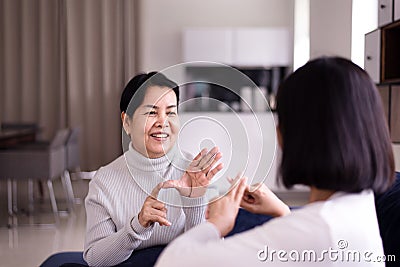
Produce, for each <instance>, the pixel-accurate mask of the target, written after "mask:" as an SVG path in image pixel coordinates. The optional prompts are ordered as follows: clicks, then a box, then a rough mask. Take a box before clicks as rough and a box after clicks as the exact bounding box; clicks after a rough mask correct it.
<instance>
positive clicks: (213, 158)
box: [163, 147, 223, 198]
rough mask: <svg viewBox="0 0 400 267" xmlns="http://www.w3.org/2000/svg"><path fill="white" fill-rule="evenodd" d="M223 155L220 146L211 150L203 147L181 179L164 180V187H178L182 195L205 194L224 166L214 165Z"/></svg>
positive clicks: (198, 195) (195, 195) (220, 164)
mask: <svg viewBox="0 0 400 267" xmlns="http://www.w3.org/2000/svg"><path fill="white" fill-rule="evenodd" d="M221 157H222V153H221V152H220V151H219V148H218V147H214V148H213V149H211V150H210V151H209V152H207V149H206V148H204V149H202V150H201V151H200V153H199V154H198V155H197V156H196V157H195V158H194V159H193V161H192V163H190V165H189V167H188V168H187V170H186V171H185V173H184V174H183V175H182V177H181V178H180V179H179V180H169V181H166V182H164V185H163V188H176V189H177V190H178V192H179V193H180V194H181V195H182V196H186V197H191V198H196V197H201V196H203V195H204V194H205V192H206V190H207V186H208V185H209V184H210V181H211V179H212V178H213V177H214V176H215V174H217V173H218V172H219V171H220V170H222V168H223V166H222V163H219V164H218V165H217V166H216V167H214V165H215V164H216V163H217V162H218V160H220V159H221ZM213 167H214V168H213Z"/></svg>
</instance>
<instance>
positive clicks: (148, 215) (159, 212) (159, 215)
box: [138, 183, 171, 228]
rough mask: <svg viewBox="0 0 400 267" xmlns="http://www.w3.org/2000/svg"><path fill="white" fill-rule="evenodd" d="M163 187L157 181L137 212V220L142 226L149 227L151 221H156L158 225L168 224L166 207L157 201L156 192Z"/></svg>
mask: <svg viewBox="0 0 400 267" xmlns="http://www.w3.org/2000/svg"><path fill="white" fill-rule="evenodd" d="M161 188H163V183H159V184H158V185H157V186H156V187H155V188H154V189H153V191H152V192H151V194H150V196H148V197H147V198H146V199H145V201H144V203H143V206H142V209H141V210H140V212H139V215H138V220H139V223H140V224H141V225H142V226H143V227H146V228H147V227H149V226H150V225H152V224H153V223H156V222H158V223H159V224H160V225H164V226H170V225H171V223H170V222H169V221H168V220H167V209H166V208H165V204H164V203H162V202H160V201H158V200H157V197H158V193H159V192H160V190H161Z"/></svg>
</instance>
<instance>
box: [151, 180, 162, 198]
mask: <svg viewBox="0 0 400 267" xmlns="http://www.w3.org/2000/svg"><path fill="white" fill-rule="evenodd" d="M163 185H164V182H161V183H159V184H158V185H156V186H155V187H154V188H153V190H152V191H151V193H150V196H151V197H153V198H155V199H157V197H158V193H160V190H161V188H163Z"/></svg>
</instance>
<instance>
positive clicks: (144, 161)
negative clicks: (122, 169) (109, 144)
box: [124, 143, 179, 172]
mask: <svg viewBox="0 0 400 267" xmlns="http://www.w3.org/2000/svg"><path fill="white" fill-rule="evenodd" d="M177 150H178V149H177V147H176V145H174V146H173V147H172V148H171V150H170V151H168V153H167V154H165V155H164V156H162V157H160V158H155V159H151V158H147V157H145V156H143V155H142V154H140V153H139V152H138V151H136V150H135V149H134V148H133V146H132V143H129V149H128V151H126V152H125V153H124V156H125V160H126V162H127V164H128V165H129V166H130V167H132V168H134V169H136V170H140V171H145V172H154V171H162V170H165V169H166V168H168V167H169V166H170V165H171V164H174V163H175V162H176V161H177V158H179V157H177V154H179V153H177Z"/></svg>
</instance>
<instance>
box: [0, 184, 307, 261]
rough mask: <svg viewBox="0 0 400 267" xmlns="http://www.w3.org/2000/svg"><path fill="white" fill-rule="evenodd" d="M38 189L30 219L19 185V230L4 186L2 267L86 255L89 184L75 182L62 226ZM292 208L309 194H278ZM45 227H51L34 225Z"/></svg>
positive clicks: (0, 193)
mask: <svg viewBox="0 0 400 267" xmlns="http://www.w3.org/2000/svg"><path fill="white" fill-rule="evenodd" d="M54 187H55V191H56V195H59V196H63V191H62V187H61V183H57V182H55V185H54ZM38 188H39V186H38V185H37V184H36V185H35V190H34V193H35V198H34V199H35V202H34V207H35V210H34V211H35V213H34V215H33V216H31V217H30V216H27V215H26V212H25V210H26V208H25V207H27V206H28V201H27V199H26V195H27V184H24V183H20V184H18V196H19V198H18V201H19V202H18V208H19V209H20V210H19V212H18V216H17V222H18V227H11V228H10V227H7V224H8V218H9V217H8V214H7V184H6V183H4V182H2V183H0V259H1V260H0V267H21V266H24V267H29V266H39V265H40V264H41V263H42V262H43V261H44V260H45V259H46V258H47V257H48V256H50V255H51V254H53V253H55V252H60V251H82V250H83V242H84V235H85V222H86V217H85V216H86V214H85V209H84V205H83V199H84V197H85V196H86V193H87V189H88V180H75V181H73V188H74V193H75V197H76V204H75V205H74V213H72V214H68V213H65V212H62V213H61V215H60V224H59V226H54V225H49V224H52V223H54V216H53V214H52V213H51V206H50V200H49V198H48V193H47V192H46V191H44V193H45V194H44V196H43V197H42V198H41V197H40V196H39V193H38V192H39V190H38ZM278 195H279V197H281V198H282V199H283V200H284V201H285V202H286V203H287V204H288V205H290V206H299V205H303V204H304V203H305V202H306V199H307V194H306V193H304V192H303V193H295V194H288V193H282V194H278ZM57 204H58V206H59V209H60V210H63V209H66V202H65V199H63V198H61V199H58V202H57ZM32 223H34V224H37V223H44V224H47V225H43V226H38V225H33V224H32Z"/></svg>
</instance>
